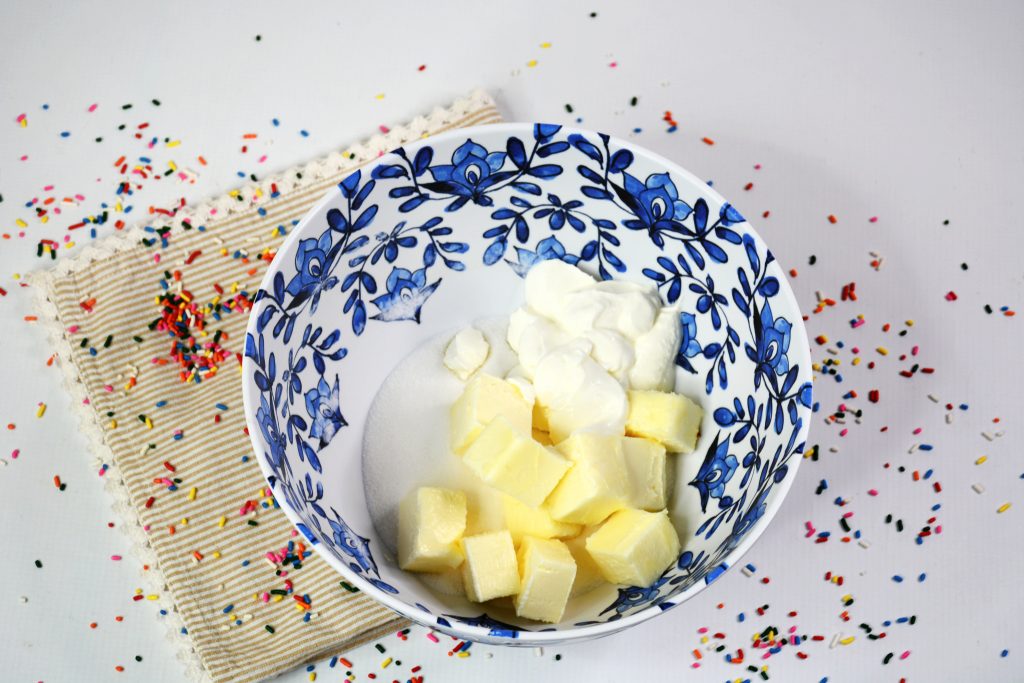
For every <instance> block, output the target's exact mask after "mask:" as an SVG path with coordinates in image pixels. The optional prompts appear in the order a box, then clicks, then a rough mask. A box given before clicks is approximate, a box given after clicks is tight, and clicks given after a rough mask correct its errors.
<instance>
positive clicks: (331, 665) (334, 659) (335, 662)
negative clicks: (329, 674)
mask: <svg viewBox="0 0 1024 683" xmlns="http://www.w3.org/2000/svg"><path fill="white" fill-rule="evenodd" d="M337 663H338V658H337V657H331V662H330V663H329V664H328V665H327V666H329V667H331V668H332V669H333V668H334V667H335V665H336V664H337Z"/></svg>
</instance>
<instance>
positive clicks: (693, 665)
mask: <svg viewBox="0 0 1024 683" xmlns="http://www.w3.org/2000/svg"><path fill="white" fill-rule="evenodd" d="M690 668H691V669H699V668H700V662H692V663H691V664H690Z"/></svg>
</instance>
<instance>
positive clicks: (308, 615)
mask: <svg viewBox="0 0 1024 683" xmlns="http://www.w3.org/2000/svg"><path fill="white" fill-rule="evenodd" d="M312 616H313V615H312V614H310V613H309V612H306V616H304V617H302V620H303V621H309V619H310V617H312ZM463 649H465V648H463Z"/></svg>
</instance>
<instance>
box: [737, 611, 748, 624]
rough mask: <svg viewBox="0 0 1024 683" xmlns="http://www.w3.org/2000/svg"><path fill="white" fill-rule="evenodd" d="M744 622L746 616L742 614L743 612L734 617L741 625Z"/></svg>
mask: <svg viewBox="0 0 1024 683" xmlns="http://www.w3.org/2000/svg"><path fill="white" fill-rule="evenodd" d="M746 620H747V615H746V614H744V613H743V612H740V613H739V614H737V615H736V621H738V622H740V623H741V624H742V623H743V622H744V621H746Z"/></svg>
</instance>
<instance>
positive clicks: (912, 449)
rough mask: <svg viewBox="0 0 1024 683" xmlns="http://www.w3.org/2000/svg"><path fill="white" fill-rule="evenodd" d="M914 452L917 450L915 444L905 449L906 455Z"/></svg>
mask: <svg viewBox="0 0 1024 683" xmlns="http://www.w3.org/2000/svg"><path fill="white" fill-rule="evenodd" d="M916 450H917V444H916V443H915V444H913V445H911V447H910V448H908V449H907V453H913V452H914V451H916Z"/></svg>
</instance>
